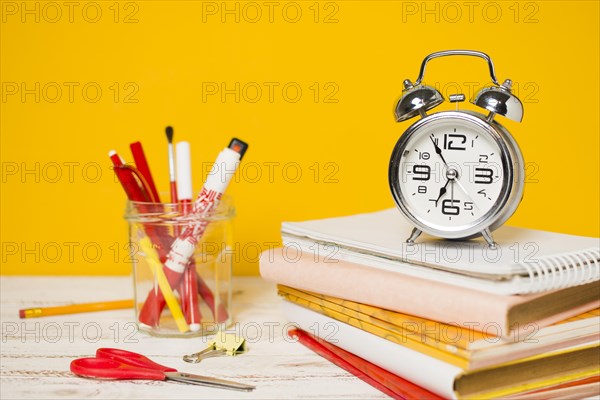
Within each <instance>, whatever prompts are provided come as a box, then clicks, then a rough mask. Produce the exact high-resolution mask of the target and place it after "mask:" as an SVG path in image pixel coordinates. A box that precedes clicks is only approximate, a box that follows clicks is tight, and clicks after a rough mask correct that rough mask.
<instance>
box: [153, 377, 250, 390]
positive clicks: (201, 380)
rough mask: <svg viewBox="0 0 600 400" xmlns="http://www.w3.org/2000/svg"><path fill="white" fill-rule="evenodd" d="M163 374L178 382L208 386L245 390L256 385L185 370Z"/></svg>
mask: <svg viewBox="0 0 600 400" xmlns="http://www.w3.org/2000/svg"><path fill="white" fill-rule="evenodd" d="M164 374H165V376H166V377H167V378H168V379H171V380H174V381H178V382H185V383H191V384H194V385H201V386H209V387H214V388H221V389H232V390H242V391H245V392H249V391H251V390H254V389H256V387H255V386H252V385H246V384H244V383H239V382H233V381H227V380H225V379H217V378H211V377H210V376H202V375H194V374H186V373H185V372H165V373H164Z"/></svg>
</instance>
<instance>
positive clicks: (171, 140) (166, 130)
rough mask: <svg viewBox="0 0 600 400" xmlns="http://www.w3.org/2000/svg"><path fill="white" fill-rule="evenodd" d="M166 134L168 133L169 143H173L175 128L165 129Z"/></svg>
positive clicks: (168, 127)
mask: <svg viewBox="0 0 600 400" xmlns="http://www.w3.org/2000/svg"><path fill="white" fill-rule="evenodd" d="M165 132H166V133H167V140H168V141H169V143H173V127H172V126H167V127H166V128H165Z"/></svg>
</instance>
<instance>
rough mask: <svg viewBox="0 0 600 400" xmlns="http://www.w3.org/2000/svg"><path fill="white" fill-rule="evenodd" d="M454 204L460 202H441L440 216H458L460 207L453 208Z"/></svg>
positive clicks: (447, 200)
mask: <svg viewBox="0 0 600 400" xmlns="http://www.w3.org/2000/svg"><path fill="white" fill-rule="evenodd" d="M454 203H459V204H460V200H450V199H446V200H444V201H442V214H446V215H458V214H459V213H460V207H459V206H455V205H454Z"/></svg>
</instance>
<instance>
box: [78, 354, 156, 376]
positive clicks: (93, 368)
mask: <svg viewBox="0 0 600 400" xmlns="http://www.w3.org/2000/svg"><path fill="white" fill-rule="evenodd" d="M71 372H73V373H74V374H75V375H79V376H83V377H86V378H95V379H149V380H155V381H164V380H165V379H167V377H166V375H165V373H164V372H162V371H159V370H157V369H151V368H141V367H137V366H132V365H128V364H124V363H122V362H120V361H117V360H114V359H110V358H78V359H77V360H73V361H71Z"/></svg>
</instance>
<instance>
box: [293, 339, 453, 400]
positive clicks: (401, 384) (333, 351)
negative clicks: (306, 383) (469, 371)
mask: <svg viewBox="0 0 600 400" xmlns="http://www.w3.org/2000/svg"><path fill="white" fill-rule="evenodd" d="M288 335H290V336H292V337H294V336H295V337H297V338H298V341H299V342H300V343H302V344H303V345H304V346H306V347H308V348H309V349H311V350H312V351H314V352H315V353H317V354H318V355H320V356H321V357H323V358H325V359H327V360H329V361H331V362H332V363H334V364H335V365H337V366H339V367H340V368H343V369H345V370H346V371H348V372H350V373H351V374H352V375H354V376H356V377H358V378H360V379H362V380H363V381H365V382H367V383H368V384H369V385H371V386H373V387H374V388H376V389H378V390H380V391H382V392H383V393H385V394H387V395H388V396H391V397H393V398H394V399H406V400H420V399H427V400H438V399H442V397H440V396H438V395H436V394H435V393H432V392H430V391H428V390H427V389H423V388H422V387H420V386H418V385H415V384H414V383H412V382H410V381H407V380H406V379H403V378H401V377H399V376H398V375H394V374H392V373H391V372H389V371H387V370H385V369H383V368H381V367H379V366H377V365H375V364H372V363H370V362H369V361H367V360H365V359H363V358H360V357H358V356H355V355H354V354H352V353H349V352H347V351H346V350H343V349H341V348H339V347H337V346H335V345H333V344H331V343H329V342H327V341H325V340H322V339H318V338H315V337H313V336H312V335H311V334H309V333H307V332H305V331H303V330H302V329H300V328H293V329H290V330H289V331H288Z"/></svg>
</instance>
